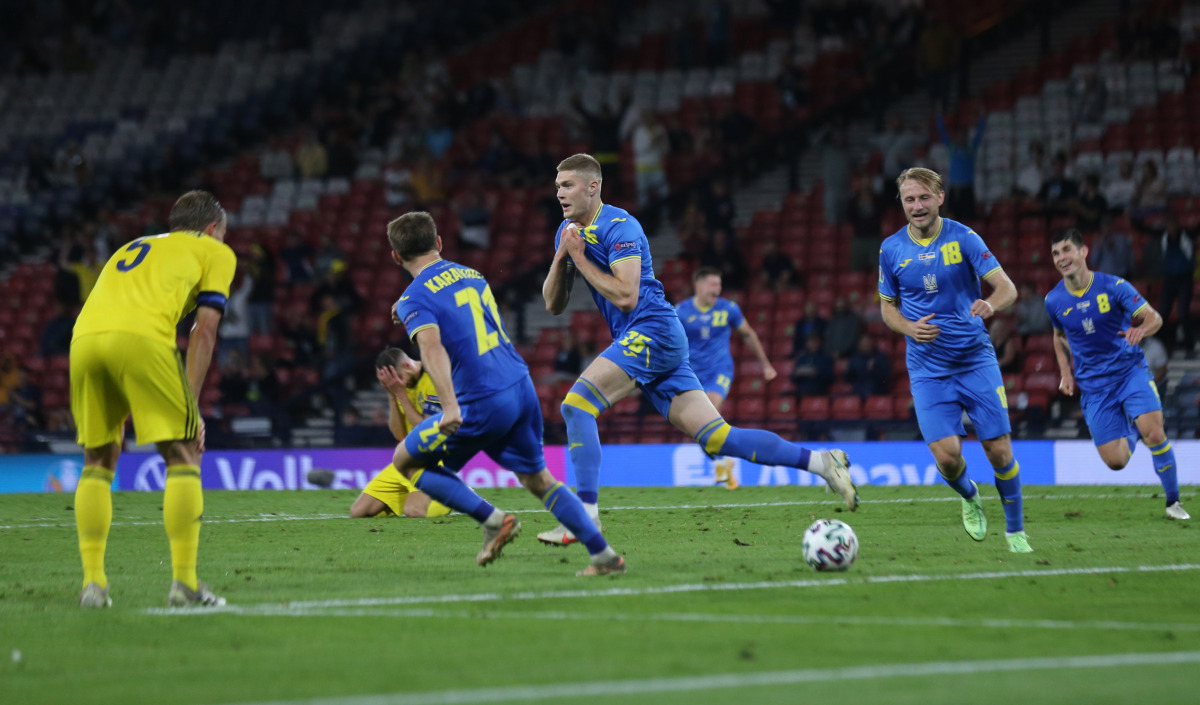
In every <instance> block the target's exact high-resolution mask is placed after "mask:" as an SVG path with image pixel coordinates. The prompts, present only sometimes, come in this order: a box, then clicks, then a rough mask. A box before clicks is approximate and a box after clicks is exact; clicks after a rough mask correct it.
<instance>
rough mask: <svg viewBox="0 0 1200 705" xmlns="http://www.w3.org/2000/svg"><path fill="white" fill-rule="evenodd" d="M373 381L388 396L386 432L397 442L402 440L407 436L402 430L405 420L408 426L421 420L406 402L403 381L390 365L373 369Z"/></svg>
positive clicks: (406, 396) (406, 397) (404, 430)
mask: <svg viewBox="0 0 1200 705" xmlns="http://www.w3.org/2000/svg"><path fill="white" fill-rule="evenodd" d="M375 379H378V380H379V384H380V386H382V387H383V389H384V391H386V392H387V395H388V430H389V431H391V432H392V436H394V437H395V438H396V440H397V441H402V440H404V436H406V435H407V430H406V429H405V428H404V421H405V418H407V419H408V422H409V424H411V425H412V426H416V425H417V424H419V423H421V421H422V420H423V419H422V418H421V415H420V414H419V413H417V410H416V409H415V408H413V406H412V402H408V403H407V404H406V403H405V402H406V401H408V394H407V393H405V388H404V380H403V379H401V377H400V375H398V374H396V368H395V367H392V366H390V365H384V366H383V367H376V368H375ZM400 405H403V414H404V416H403V417H402V416H401V408H402V407H401V406H400Z"/></svg>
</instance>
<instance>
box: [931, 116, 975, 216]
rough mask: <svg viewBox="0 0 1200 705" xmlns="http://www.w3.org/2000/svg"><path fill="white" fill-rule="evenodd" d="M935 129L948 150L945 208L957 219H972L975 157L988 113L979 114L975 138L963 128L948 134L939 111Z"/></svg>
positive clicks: (973, 213) (973, 214)
mask: <svg viewBox="0 0 1200 705" xmlns="http://www.w3.org/2000/svg"><path fill="white" fill-rule="evenodd" d="M937 128H938V134H939V135H941V137H942V144H944V145H946V149H947V150H949V152H950V169H949V170H948V171H947V173H946V184H947V188H946V207H947V209H948V210H949V211H950V213H951V214H952V215H953V216H954V217H955V218H956V219H958V220H974V218H975V157H976V155H978V154H979V145H980V144H982V143H983V133H984V131H986V130H987V113H986V112H984V113H983V114H982V115H980V116H979V122H978V123H976V124H975V137H974V138H970V136H969V135H968V134H967V131H966V130H965V129H958V130H955V133H954V135H951V134H950V132H949V130H947V129H946V120H945V118H944V117H943V116H942V114H941V113H938V116H937Z"/></svg>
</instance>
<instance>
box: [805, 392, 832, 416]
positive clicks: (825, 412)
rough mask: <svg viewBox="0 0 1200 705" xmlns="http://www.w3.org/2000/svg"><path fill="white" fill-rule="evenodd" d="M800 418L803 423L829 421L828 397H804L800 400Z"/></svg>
mask: <svg viewBox="0 0 1200 705" xmlns="http://www.w3.org/2000/svg"><path fill="white" fill-rule="evenodd" d="M800 418H801V419H802V420H804V421H826V420H828V419H829V397H804V398H803V399H801V400H800Z"/></svg>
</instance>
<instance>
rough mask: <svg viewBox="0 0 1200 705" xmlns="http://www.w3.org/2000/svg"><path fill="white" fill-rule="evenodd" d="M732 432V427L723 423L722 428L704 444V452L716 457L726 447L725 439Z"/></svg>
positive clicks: (714, 432)
mask: <svg viewBox="0 0 1200 705" xmlns="http://www.w3.org/2000/svg"><path fill="white" fill-rule="evenodd" d="M730 430H732V427H731V426H730V425H729V424H727V423H725V422H724V421H722V422H721V425H720V427H718V428H717V430H715V431H713V434H712V435H711V436H709V437H708V440H707V441H705V442H704V450H706V451H708V452H709V453H712V454H714V455H716V454H717V453H718V452H720V450H721V448H722V447H723V446H724V445H725V439H726V438H728V437H729V431H730Z"/></svg>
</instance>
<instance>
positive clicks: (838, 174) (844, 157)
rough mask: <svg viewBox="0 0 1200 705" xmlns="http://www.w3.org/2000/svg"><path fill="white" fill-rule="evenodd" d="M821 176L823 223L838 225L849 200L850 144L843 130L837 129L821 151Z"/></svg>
mask: <svg viewBox="0 0 1200 705" xmlns="http://www.w3.org/2000/svg"><path fill="white" fill-rule="evenodd" d="M821 176H822V178H823V180H824V183H825V222H826V223H828V224H829V225H839V224H841V222H842V221H843V220H844V219H845V217H846V202H847V201H848V200H849V199H850V143H849V138H848V137H847V136H846V130H845V128H838V129H836V130H835V131H834V133H833V136H832V137H831V138H830V139H829V140H828V141H827V142H826V144H825V147H824V149H823V150H822V151H821Z"/></svg>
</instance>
